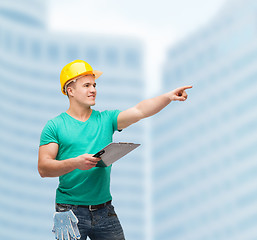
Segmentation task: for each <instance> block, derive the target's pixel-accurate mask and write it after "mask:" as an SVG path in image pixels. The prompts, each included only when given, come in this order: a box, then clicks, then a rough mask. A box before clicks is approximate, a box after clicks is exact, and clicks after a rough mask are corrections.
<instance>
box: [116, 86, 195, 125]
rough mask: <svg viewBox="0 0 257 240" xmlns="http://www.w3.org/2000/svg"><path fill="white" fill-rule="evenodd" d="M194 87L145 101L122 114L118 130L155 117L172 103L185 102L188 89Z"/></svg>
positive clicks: (187, 87)
mask: <svg viewBox="0 0 257 240" xmlns="http://www.w3.org/2000/svg"><path fill="white" fill-rule="evenodd" d="M190 88H192V86H185V87H180V88H177V89H175V90H173V91H170V92H168V93H165V94H162V95H160V96H158V97H155V98H151V99H147V100H143V101H142V102H140V103H138V104H137V105H136V106H135V107H132V108H129V109H127V110H125V111H123V112H121V113H120V114H119V116H118V129H119V130H121V129H124V128H126V127H128V126H130V125H131V124H133V123H136V122H138V121H139V120H141V119H143V118H147V117H150V116H153V115H155V114H156V113H158V112H160V111H161V110H162V109H163V108H165V107H166V106H167V105H168V104H169V103H170V102H171V101H185V100H186V99H187V93H186V91H185V90H186V89H190Z"/></svg>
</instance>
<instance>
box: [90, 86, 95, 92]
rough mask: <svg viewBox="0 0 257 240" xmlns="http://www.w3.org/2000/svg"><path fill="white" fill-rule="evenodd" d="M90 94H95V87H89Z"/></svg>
mask: <svg viewBox="0 0 257 240" xmlns="http://www.w3.org/2000/svg"><path fill="white" fill-rule="evenodd" d="M90 92H93V93H95V92H96V89H95V87H94V86H92V85H91V87H90Z"/></svg>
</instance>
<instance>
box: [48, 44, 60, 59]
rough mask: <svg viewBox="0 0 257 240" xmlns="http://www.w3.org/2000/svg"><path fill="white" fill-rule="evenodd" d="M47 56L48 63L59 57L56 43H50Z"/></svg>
mask: <svg viewBox="0 0 257 240" xmlns="http://www.w3.org/2000/svg"><path fill="white" fill-rule="evenodd" d="M47 56H48V59H49V60H50V61H56V60H57V59H58V57H59V48H58V45H57V44H56V43H50V44H49V45H48V49H47Z"/></svg>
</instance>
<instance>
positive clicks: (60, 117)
mask: <svg viewBox="0 0 257 240" xmlns="http://www.w3.org/2000/svg"><path fill="white" fill-rule="evenodd" d="M64 118H65V113H61V114H59V115H58V116H56V117H53V118H51V119H49V120H48V121H47V124H53V125H57V124H60V123H61V122H63V119H64Z"/></svg>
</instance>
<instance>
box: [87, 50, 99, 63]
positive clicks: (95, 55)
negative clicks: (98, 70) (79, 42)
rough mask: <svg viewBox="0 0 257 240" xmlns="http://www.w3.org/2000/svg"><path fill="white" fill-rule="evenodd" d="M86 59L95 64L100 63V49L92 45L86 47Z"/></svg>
mask: <svg viewBox="0 0 257 240" xmlns="http://www.w3.org/2000/svg"><path fill="white" fill-rule="evenodd" d="M85 55H86V61H88V62H89V63H90V64H92V65H95V64H98V63H99V51H98V50H97V48H96V47H90V48H88V49H86V53H85Z"/></svg>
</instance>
